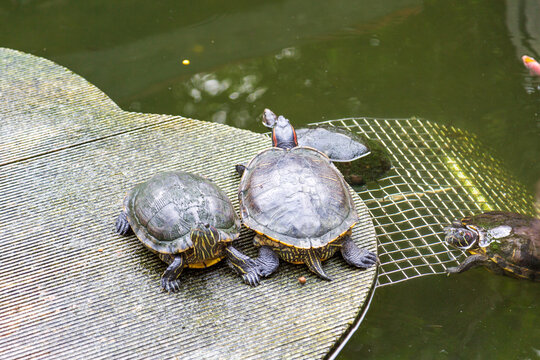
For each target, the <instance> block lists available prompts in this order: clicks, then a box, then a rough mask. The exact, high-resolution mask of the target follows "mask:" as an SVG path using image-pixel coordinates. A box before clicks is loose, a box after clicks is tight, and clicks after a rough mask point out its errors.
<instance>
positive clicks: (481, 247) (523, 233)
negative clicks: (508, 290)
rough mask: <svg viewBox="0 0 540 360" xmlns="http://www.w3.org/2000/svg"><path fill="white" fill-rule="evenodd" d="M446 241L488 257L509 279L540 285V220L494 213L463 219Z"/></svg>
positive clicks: (519, 215)
mask: <svg viewBox="0 0 540 360" xmlns="http://www.w3.org/2000/svg"><path fill="white" fill-rule="evenodd" d="M446 241H447V242H448V243H450V244H451V245H454V246H456V247H459V248H461V249H464V250H468V251H469V252H470V253H471V254H472V255H480V256H483V257H485V258H486V259H487V260H488V261H490V262H492V263H493V264H495V265H496V266H498V267H499V268H500V269H502V270H503V271H505V272H506V273H508V274H509V275H512V276H516V277H520V278H527V279H531V280H537V281H540V220H539V219H536V218H534V217H531V216H527V215H522V214H515V213H508V212H500V211H491V212H486V213H483V214H479V215H475V216H472V217H466V218H463V219H461V221H460V224H454V227H453V228H450V229H447V236H446Z"/></svg>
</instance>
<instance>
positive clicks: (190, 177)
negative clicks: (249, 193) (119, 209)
mask: <svg viewBox="0 0 540 360" xmlns="http://www.w3.org/2000/svg"><path fill="white" fill-rule="evenodd" d="M124 209H125V211H126V214H127V218H128V221H129V224H130V225H131V227H132V229H133V231H134V232H135V234H136V235H137V237H138V238H139V240H140V241H142V243H143V244H144V245H146V246H147V247H148V248H150V249H151V250H153V251H155V252H158V253H162V254H176V253H180V252H183V251H186V250H188V249H191V248H192V247H193V243H192V242H191V237H190V233H191V229H192V228H193V227H194V226H197V225H198V224H200V223H203V224H209V225H211V226H213V227H215V228H217V229H219V230H223V231H225V232H226V233H228V234H230V235H231V239H224V240H222V241H224V242H225V241H232V240H233V239H234V238H235V237H237V235H238V231H239V226H238V225H239V221H238V218H237V216H236V213H235V211H234V208H233V206H232V204H231V202H230V200H229V198H228V197H227V195H226V194H225V193H224V192H223V190H221V189H220V188H219V187H218V186H217V185H216V184H214V183H213V182H211V181H210V180H208V179H205V178H203V177H201V176H198V175H195V174H191V173H188V172H183V171H173V172H162V173H158V174H156V175H154V176H153V177H152V178H150V179H149V180H148V181H146V182H144V183H142V184H139V185H138V186H136V187H135V188H134V189H133V190H131V192H130V193H129V194H128V195H127V196H126V198H125V200H124Z"/></svg>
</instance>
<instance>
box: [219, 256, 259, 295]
mask: <svg viewBox="0 0 540 360" xmlns="http://www.w3.org/2000/svg"><path fill="white" fill-rule="evenodd" d="M227 265H229V267H230V268H232V269H233V270H234V271H236V273H237V274H239V275H241V276H242V280H244V282H245V283H246V284H248V285H251V286H257V285H259V280H260V275H259V269H258V266H257V263H256V262H255V260H253V259H252V258H250V257H249V256H247V255H245V254H242V253H241V252H240V251H238V250H236V249H235V248H234V247H232V246H229V247H228V248H227Z"/></svg>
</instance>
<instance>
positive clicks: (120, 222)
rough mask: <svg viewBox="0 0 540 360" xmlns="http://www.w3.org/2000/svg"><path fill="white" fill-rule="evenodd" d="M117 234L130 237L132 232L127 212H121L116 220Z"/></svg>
mask: <svg viewBox="0 0 540 360" xmlns="http://www.w3.org/2000/svg"><path fill="white" fill-rule="evenodd" d="M115 228H116V233H117V234H118V235H124V236H125V235H129V234H130V233H131V232H132V231H131V226H129V222H128V219H127V215H126V212H125V211H121V212H120V214H119V215H118V218H117V219H116V224H115Z"/></svg>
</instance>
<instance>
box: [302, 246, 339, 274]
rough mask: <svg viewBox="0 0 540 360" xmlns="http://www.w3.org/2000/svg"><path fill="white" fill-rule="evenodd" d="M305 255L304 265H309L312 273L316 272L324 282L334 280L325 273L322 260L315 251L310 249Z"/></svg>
mask: <svg viewBox="0 0 540 360" xmlns="http://www.w3.org/2000/svg"><path fill="white" fill-rule="evenodd" d="M305 254H306V255H305V256H304V263H305V264H306V265H307V267H308V268H309V270H311V272H314V273H315V274H317V275H318V276H319V277H320V278H322V279H324V280H328V281H330V280H332V278H330V277H329V276H328V275H326V273H325V272H324V270H323V268H322V264H321V259H320V258H319V256H318V255H317V253H316V252H315V250H314V249H308V250H307V251H306V253H305Z"/></svg>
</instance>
